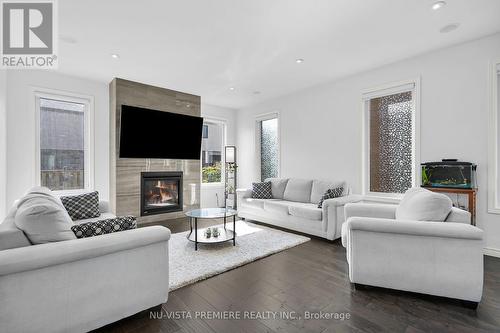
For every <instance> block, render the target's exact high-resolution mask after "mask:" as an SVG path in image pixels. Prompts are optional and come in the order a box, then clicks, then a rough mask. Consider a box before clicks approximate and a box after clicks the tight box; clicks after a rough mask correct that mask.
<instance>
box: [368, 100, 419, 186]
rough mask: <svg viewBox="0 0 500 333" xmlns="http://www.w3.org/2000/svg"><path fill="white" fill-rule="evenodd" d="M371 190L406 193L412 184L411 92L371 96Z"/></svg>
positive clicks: (369, 102) (369, 103)
mask: <svg viewBox="0 0 500 333" xmlns="http://www.w3.org/2000/svg"><path fill="white" fill-rule="evenodd" d="M368 105H369V131H370V146H369V149H370V152H369V154H370V155H369V158H370V165H369V171H370V176H369V177H370V192H379V193H404V192H405V191H406V190H407V189H409V188H410V187H412V170H413V167H412V165H413V158H412V157H413V155H412V154H413V153H412V152H413V150H412V146H413V135H412V118H413V117H412V115H413V102H412V92H411V91H407V92H402V93H397V94H391V95H387V96H382V97H376V98H371V99H370V100H369V101H368Z"/></svg>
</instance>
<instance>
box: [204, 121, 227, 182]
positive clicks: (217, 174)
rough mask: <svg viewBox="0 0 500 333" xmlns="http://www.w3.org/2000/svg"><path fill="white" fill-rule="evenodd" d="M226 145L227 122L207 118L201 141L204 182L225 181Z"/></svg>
mask: <svg viewBox="0 0 500 333" xmlns="http://www.w3.org/2000/svg"><path fill="white" fill-rule="evenodd" d="M224 145H225V123H224V122H222V121H215V120H209V119H205V120H204V124H203V133H202V142H201V155H202V156H201V160H202V182H203V183H221V182H222V181H223V169H224V168H223V163H224V161H223V151H224Z"/></svg>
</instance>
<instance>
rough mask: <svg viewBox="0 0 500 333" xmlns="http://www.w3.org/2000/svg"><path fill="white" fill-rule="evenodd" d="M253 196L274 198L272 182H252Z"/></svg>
mask: <svg viewBox="0 0 500 333" xmlns="http://www.w3.org/2000/svg"><path fill="white" fill-rule="evenodd" d="M252 198H254V199H272V198H273V193H272V191H271V182H262V183H252Z"/></svg>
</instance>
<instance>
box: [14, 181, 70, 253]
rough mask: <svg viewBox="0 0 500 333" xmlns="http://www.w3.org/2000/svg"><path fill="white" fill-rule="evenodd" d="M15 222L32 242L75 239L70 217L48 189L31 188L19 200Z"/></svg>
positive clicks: (40, 242)
mask: <svg viewBox="0 0 500 333" xmlns="http://www.w3.org/2000/svg"><path fill="white" fill-rule="evenodd" d="M15 224H16V226H17V227H18V228H19V229H21V230H22V231H24V233H25V235H26V237H28V239H29V240H30V242H31V243H32V244H43V243H49V242H58V241H64V240H70V239H76V236H75V234H74V233H73V231H71V227H72V226H73V225H74V223H73V221H72V220H71V217H69V214H68V212H67V211H66V209H64V206H63V205H62V203H61V200H60V199H59V198H57V197H55V196H54V195H52V193H51V192H50V190H45V189H43V190H41V189H40V188H37V189H32V190H31V191H29V192H28V194H26V195H25V196H24V197H23V198H22V199H21V200H19V202H18V204H17V212H16V218H15Z"/></svg>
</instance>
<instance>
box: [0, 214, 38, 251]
mask: <svg viewBox="0 0 500 333" xmlns="http://www.w3.org/2000/svg"><path fill="white" fill-rule="evenodd" d="M16 212H17V208H16V207H15V206H14V207H12V208H11V209H10V211H9V213H8V214H7V217H5V219H4V220H3V222H2V223H1V224H0V251H3V250H8V249H15V248H17V247H23V246H29V245H31V243H30V241H29V240H28V238H26V235H25V234H24V232H23V231H22V230H20V229H19V228H18V227H17V226H16V224H15V217H16Z"/></svg>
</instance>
